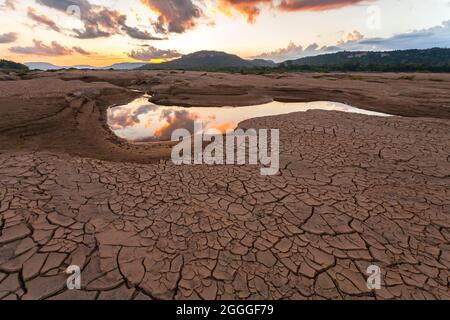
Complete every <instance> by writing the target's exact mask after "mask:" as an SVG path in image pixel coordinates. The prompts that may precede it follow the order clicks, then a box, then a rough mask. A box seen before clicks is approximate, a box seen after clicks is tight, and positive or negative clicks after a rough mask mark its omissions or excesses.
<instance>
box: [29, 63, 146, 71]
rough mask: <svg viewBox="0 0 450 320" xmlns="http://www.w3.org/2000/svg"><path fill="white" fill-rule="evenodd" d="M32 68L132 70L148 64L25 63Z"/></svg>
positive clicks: (45, 69)
mask: <svg viewBox="0 0 450 320" xmlns="http://www.w3.org/2000/svg"><path fill="white" fill-rule="evenodd" d="M25 65H26V66H28V68H30V70H44V71H47V70H61V69H90V70H109V69H114V70H132V69H136V68H139V67H142V66H144V65H146V63H141V62H124V63H116V64H113V65H111V66H106V67H94V66H90V65H75V66H56V65H54V64H51V63H47V62H27V63H25Z"/></svg>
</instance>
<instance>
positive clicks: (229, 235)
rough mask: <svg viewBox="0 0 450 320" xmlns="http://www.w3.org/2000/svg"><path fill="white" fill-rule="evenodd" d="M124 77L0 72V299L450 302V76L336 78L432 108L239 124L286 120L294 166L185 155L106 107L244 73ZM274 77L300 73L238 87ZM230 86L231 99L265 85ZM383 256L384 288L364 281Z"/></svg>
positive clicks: (388, 104) (386, 102) (286, 158)
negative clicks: (115, 131) (5, 75)
mask: <svg viewBox="0 0 450 320" xmlns="http://www.w3.org/2000/svg"><path fill="white" fill-rule="evenodd" d="M103 74H105V75H108V76H105V75H103ZM111 74H115V73H111ZM123 74H124V76H123V78H118V80H117V81H119V80H120V81H123V82H122V83H116V84H115V85H114V84H111V83H112V80H111V79H110V78H109V73H108V72H105V73H98V74H97V73H92V75H91V73H88V75H89V78H87V77H88V76H87V75H85V78H83V79H68V77H72V76H73V77H75V75H76V73H74V74H71V73H67V74H61V75H58V77H61V78H62V79H63V80H62V79H56V78H53V77H55V75H54V74H52V76H48V74H47V73H43V74H38V75H33V76H32V77H38V76H39V77H40V78H39V79H31V80H28V81H29V82H24V81H23V80H22V81H19V82H16V81H4V82H0V96H1V98H0V112H1V115H2V116H1V117H0V121H1V124H2V126H1V127H0V130H2V131H0V132H1V133H0V150H1V151H0V299H186V298H189V299H247V298H260V299H323V298H327V299H398V298H400V299H424V298H425V299H450V153H449V150H450V142H449V141H450V120H448V116H446V112H448V106H449V98H448V97H447V98H445V97H444V95H445V89H447V92H448V82H447V81H448V76H447V75H416V76H415V77H416V78H415V80H406V79H401V80H397V78H398V77H400V76H399V75H394V74H388V75H374V74H370V75H357V76H356V75H353V77H357V78H355V79H344V80H339V81H341V86H340V90H343V92H344V93H343V95H345V96H346V97H352V99H357V98H356V93H357V92H358V93H359V94H360V95H361V96H362V97H372V95H375V94H376V93H375V91H371V90H372V89H367V90H363V85H361V86H362V87H358V84H357V83H359V82H367V81H366V80H361V78H360V77H363V79H366V78H367V79H372V78H376V79H378V80H377V81H381V80H380V79H386V80H383V81H386V83H388V84H389V85H387V84H386V85H385V84H381V83H379V84H376V85H377V86H378V85H380V86H386V87H390V89H389V92H391V93H392V92H393V91H395V86H397V89H398V90H400V88H408V89H401V90H405V91H406V90H408V92H411V93H412V92H415V94H416V95H419V93H422V95H421V96H422V97H421V98H418V97H417V96H411V97H405V98H404V99H405V100H406V102H403V103H400V102H399V103H398V104H397V105H396V104H395V103H394V102H395V101H401V99H402V98H400V97H399V96H395V95H390V94H388V93H386V92H379V94H378V96H377V99H378V101H379V102H380V103H378V104H374V106H375V107H373V108H374V109H371V110H375V111H380V112H387V113H392V112H389V110H398V112H399V113H400V112H401V113H403V115H404V116H406V115H407V113H408V112H410V113H414V112H415V113H414V114H411V116H424V115H426V116H427V118H410V117H392V118H382V117H371V116H365V115H357V114H347V113H340V112H327V111H308V112H305V113H295V114H290V115H282V116H277V117H267V118H258V119H253V120H248V121H245V122H243V123H241V124H240V126H241V127H243V128H256V129H258V128H280V130H281V135H280V148H281V150H280V157H281V169H280V173H279V175H277V176H271V177H264V176H261V175H260V170H259V169H260V168H259V167H258V166H206V165H198V166H175V165H174V164H172V162H171V161H170V160H166V159H165V158H164V152H166V153H167V152H169V151H170V146H168V145H164V144H157V145H137V146H136V145H132V144H128V143H126V142H124V141H120V140H118V139H117V138H115V136H113V135H112V134H111V132H109V130H108V128H107V127H106V126H105V119H104V116H105V110H106V107H107V106H108V105H110V104H112V103H120V102H116V101H129V100H131V99H133V98H134V97H135V96H136V93H133V92H130V91H129V90H127V89H126V88H127V87H130V86H132V87H133V88H140V89H143V90H151V91H152V92H154V93H156V96H155V99H161V100H164V101H166V102H167V103H169V102H170V101H176V99H181V98H180V97H182V96H183V94H185V93H178V91H176V92H173V93H172V94H173V96H172V95H168V96H164V95H165V94H167V93H163V92H165V91H164V90H166V89H162V87H164V82H165V81H167V82H170V81H172V80H173V79H177V77H178V80H177V81H184V80H183V79H185V78H184V77H188V76H189V77H192V78H199V77H200V78H201V77H211V79H212V78H219V77H233V76H232V75H222V74H211V75H209V74H208V75H206V76H202V75H199V74H193V73H185V74H180V73H178V74H172V73H167V74H165V75H166V78H165V77H164V76H162V75H159V76H157V75H155V77H159V78H162V83H160V84H157V85H150V84H149V83H147V82H146V81H156V80H155V79H153V78H152V77H151V76H150V77H149V78H148V79H147V73H145V74H144V75H142V74H140V75H139V76H140V77H142V78H139V79H138V80H136V77H134V78H133V76H132V75H133V74H134V73H123ZM155 74H156V73H155ZM287 76H288V77H293V78H295V77H298V78H299V79H300V78H302V77H304V78H305V79H306V78H308V79H314V80H315V81H317V82H315V83H317V84H319V83H321V81H324V82H323V86H322V87H319V86H318V89H317V90H314V91H311V92H309V93H305V96H304V99H305V100H307V99H308V97H310V98H311V99H312V100H333V101H341V102H347V103H350V102H349V101H342V100H339V99H337V97H338V96H320V92H328V90H331V89H330V88H329V86H331V84H330V83H335V81H338V80H324V79H319V78H317V79H316V78H315V77H319V75H287ZM320 76H321V77H325V76H327V77H328V76H330V77H338V76H339V77H341V75H320ZM345 76H346V77H348V76H349V75H345ZM47 77H48V79H47ZM98 77H101V78H102V79H103V80H104V81H103V82H99V81H98ZM115 77H116V78H117V74H116V75H115ZM127 77H129V78H130V79H128V78H127ZM246 77H248V78H246ZM262 77H266V78H267V79H270V81H275V82H276V83H278V82H277V81H280V82H279V83H284V82H283V81H286V82H287V80H285V79H284V78H281V79H274V78H273V77H275V76H274V75H268V76H236V79H234V80H235V81H231V82H230V83H231V84H229V86H231V85H232V86H236V87H238V86H240V81H247V80H246V79H250V78H258V79H259V78H262ZM279 77H281V75H280V76H279ZM283 77H284V76H283ZM44 78H45V79H44ZM78 78H80V76H79V75H78ZM94 78H95V79H94ZM111 78H114V77H111ZM438 78H439V79H442V81H431V80H430V79H438ZM171 79H172V80H171ZM179 79H181V80H179ZM427 79H428V80H427ZM195 81H196V80H192V84H191V86H197V85H198V86H200V84H197V83H196V82H195ZM199 81H200V80H199ZM211 81H212V83H214V82H213V81H215V80H211ZM220 81H225V80H223V79H221V80H220ZM299 81H300V80H299ZM339 81H338V82H339ZM397 81H398V82H397ZM416 81H417V82H416ZM249 82H250V81H249ZM306 82H308V81H306V80H305V83H306ZM292 83H295V82H292ZM347 83H355V85H354V86H353V87H351V88H348V89H347ZM369 83H372V82H369ZM396 83H398V85H396ZM408 83H409V84H410V87H408ZM415 83H418V85H417V86H416V85H415ZM428 83H429V84H428ZM426 84H427V85H426ZM20 85H24V86H25V88H26V89H22V91H20V90H19V89H18V87H20ZM119 85H120V86H119ZM283 86H284V84H283ZM294 86H295V85H294V84H291V87H292V88H293V87H294ZM305 86H306V84H305ZM310 86H312V84H310ZM348 86H349V87H350V84H348ZM368 86H372V84H369V85H368ZM337 87H338V85H337ZM5 88H8V90H7V91H6V90H5ZM183 88H184V87H183V86H182V85H180V86H179V88H178V89H179V90H184V89H183ZM298 88H301V89H297V90H298V91H296V92H295V94H294V96H295V97H293V98H292V99H302V98H301V94H300V92H303V90H306V89H305V88H306V87H301V86H299V85H298ZM172 90H173V89H172ZM218 90H219V89H218ZM233 90H234V89H233ZM236 90H237V89H236ZM252 90H255V89H252ZM267 90H268V89H267ZM277 90H278V89H277ZM291 90H294V89H291ZM321 90H322V91H321ZM336 90H337V89H336ZM5 92H6V93H5ZM158 92H159V93H158ZM183 92H185V91H183ZM221 92H222V96H224V97H225V96H226V95H224V94H225V92H226V91H224V90H222V91H221ZM252 92H256V91H252ZM267 92H268V91H267ZM277 92H279V91H277ZM292 92H293V91H290V92H289V95H291V94H292ZM305 92H306V91H305ZM329 92H332V91H329ZM433 92H434V93H436V96H435V99H434V100H433V99H429V100H426V101H425V97H427V95H428V97H431V96H432V94H433ZM438 92H440V94H441V96H439V94H438ZM158 94H159V95H160V96H159V97H160V98H157V97H158ZM227 94H229V95H231V98H230V99H231V100H224V102H223V103H224V104H226V101H238V100H239V101H241V102H243V101H244V100H245V99H247V98H248V96H249V95H250V93H247V94H243V95H246V96H247V98H245V99H244V98H243V99H240V98H238V97H236V96H235V95H233V94H232V92H231V89H230V91H227ZM251 94H254V93H251ZM336 94H338V93H336ZM204 95H205V94H200V95H199V96H202V97H203V96H204ZM297 95H298V96H297ZM316 95H317V96H316ZM269 96H270V97H271V98H272V99H273V98H276V99H288V95H287V94H285V95H284V96H283V98H281V97H280V96H277V97H275V96H274V95H269ZM260 97H261V96H259V98H260ZM312 97H314V98H312ZM316 97H317V98H316ZM321 97H323V98H321ZM333 97H336V99H335V98H333ZM215 98H217V95H215V94H213V95H211V96H210V97H209V98H198V97H197V96H195V95H194V96H191V98H190V99H192V100H189V99H187V100H188V101H194V100H196V99H197V100H198V101H200V100H201V99H205V101H207V99H215ZM223 99H226V98H223ZM233 99H235V100H233ZM360 99H361V100H360V102H361V103H364V101H365V99H371V98H360ZM397 99H398V100H397ZM422 99H424V100H422ZM439 99H441V100H439ZM446 99H447V100H446ZM185 101H186V100H185ZM245 101H247V100H245ZM411 101H414V103H413V104H411V106H412V107H411V106H410V107H408V106H407V105H408V104H409V103H410V102H411ZM25 102H29V103H25ZM247 102H248V101H247ZM196 103H197V102H196ZM350 104H352V105H354V106H356V107H360V108H361V107H363V108H364V107H365V106H364V105H361V104H357V103H350ZM377 106H378V107H377ZM433 106H435V109H433ZM438 106H439V107H438ZM389 108H392V109H389ZM430 110H435V111H430ZM426 112H429V113H428V114H424V113H426ZM432 112H435V113H432ZM64 141H65V143H64ZM16 142H17V143H19V142H20V144H16V145H15V143H16ZM146 157H148V159H152V160H151V161H150V160H145V159H146ZM69 265H77V266H80V267H81V268H82V273H81V275H82V278H81V280H82V290H74V291H69V290H67V288H66V280H67V275H66V274H65V270H66V268H67V267H68V266H69ZM369 265H377V266H379V267H380V268H381V280H382V289H381V290H369V289H368V287H367V283H366V281H367V278H368V276H369V275H368V274H367V273H366V270H367V267H368V266H369Z"/></svg>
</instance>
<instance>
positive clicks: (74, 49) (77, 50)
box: [72, 47, 92, 56]
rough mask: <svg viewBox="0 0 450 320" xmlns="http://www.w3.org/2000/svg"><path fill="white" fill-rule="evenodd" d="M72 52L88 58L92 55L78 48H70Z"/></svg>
mask: <svg viewBox="0 0 450 320" xmlns="http://www.w3.org/2000/svg"><path fill="white" fill-rule="evenodd" d="M72 50H73V51H74V52H76V53H78V54H81V55H83V56H90V55H91V54H92V52H88V51H86V50H84V49H83V48H80V47H72Z"/></svg>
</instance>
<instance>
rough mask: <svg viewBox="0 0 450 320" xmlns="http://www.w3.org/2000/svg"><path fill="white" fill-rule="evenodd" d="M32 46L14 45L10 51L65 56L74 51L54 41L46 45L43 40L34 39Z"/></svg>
mask: <svg viewBox="0 0 450 320" xmlns="http://www.w3.org/2000/svg"><path fill="white" fill-rule="evenodd" d="M33 44H34V45H33V46H32V47H12V48H9V51H11V52H13V53H18V54H30V55H39V56H64V55H70V54H72V53H73V51H72V50H71V49H70V48H67V47H64V46H62V45H60V44H58V43H57V42H56V41H53V42H52V43H51V44H50V45H45V44H44V43H43V42H42V41H39V40H33Z"/></svg>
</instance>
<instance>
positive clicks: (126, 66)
mask: <svg viewBox="0 0 450 320" xmlns="http://www.w3.org/2000/svg"><path fill="white" fill-rule="evenodd" d="M145 65H146V63H142V62H124V63H116V64H113V65H112V66H109V67H105V68H104V69H114V70H132V69H137V68H140V67H142V66H145Z"/></svg>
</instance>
